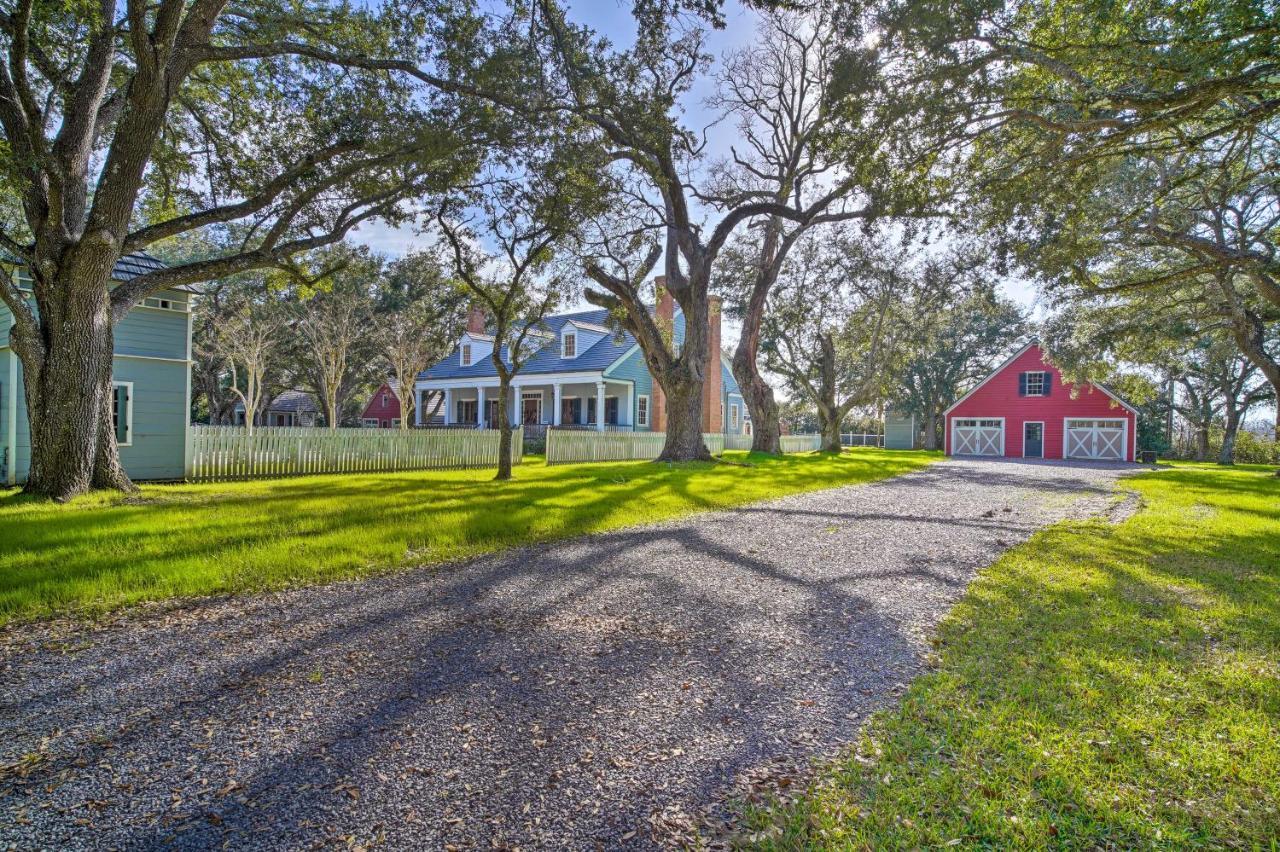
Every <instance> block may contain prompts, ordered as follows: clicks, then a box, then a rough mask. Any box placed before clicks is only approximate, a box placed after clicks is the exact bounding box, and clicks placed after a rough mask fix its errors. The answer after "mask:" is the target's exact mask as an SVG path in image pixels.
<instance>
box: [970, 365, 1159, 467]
mask: <svg viewBox="0 0 1280 852" xmlns="http://www.w3.org/2000/svg"><path fill="white" fill-rule="evenodd" d="M1137 414H1138V413H1137V411H1136V410H1135V409H1134V407H1133V406H1131V405H1129V403H1127V402H1125V401H1124V400H1122V399H1121V398H1120V397H1118V396H1116V395H1115V394H1114V393H1112V392H1111V391H1109V390H1107V389H1106V388H1105V387H1102V386H1101V385H1081V386H1079V387H1073V386H1071V385H1068V384H1064V383H1063V381H1062V374H1061V373H1059V372H1058V370H1057V368H1055V367H1054V366H1053V365H1052V364H1050V363H1049V361H1048V359H1047V358H1046V357H1045V354H1044V350H1042V349H1041V348H1040V347H1039V346H1038V345H1036V344H1034V343H1031V344H1028V345H1027V346H1024V347H1023V348H1022V349H1021V350H1020V351H1019V352H1018V353H1017V354H1016V355H1014V356H1013V357H1012V358H1010V359H1009V360H1008V361H1006V362H1005V363H1004V364H1003V365H1002V366H1000V367H999V368H998V369H997V370H996V371H995V372H994V373H992V374H991V375H989V376H987V377H986V378H985V379H983V380H982V381H981V382H979V383H978V386H977V387H975V388H974V389H973V390H971V391H969V392H968V393H967V394H965V395H964V396H962V397H960V399H958V400H957V401H956V403H955V404H954V405H952V406H951V407H950V408H948V409H947V411H946V418H947V424H946V425H947V434H946V441H947V455H949V456H950V455H956V456H1006V457H1010V458H1045V459H1093V460H1108V461H1133V460H1134V458H1135V457H1136V456H1135V453H1136V451H1137V426H1138V423H1137Z"/></svg>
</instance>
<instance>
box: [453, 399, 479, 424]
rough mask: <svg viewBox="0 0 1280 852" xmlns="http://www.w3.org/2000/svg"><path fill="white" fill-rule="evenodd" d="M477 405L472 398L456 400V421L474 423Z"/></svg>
mask: <svg viewBox="0 0 1280 852" xmlns="http://www.w3.org/2000/svg"><path fill="white" fill-rule="evenodd" d="M477 412H478V406H477V405H476V401H475V400H474V399H460V400H458V422H459V423H475V422H476V414H477Z"/></svg>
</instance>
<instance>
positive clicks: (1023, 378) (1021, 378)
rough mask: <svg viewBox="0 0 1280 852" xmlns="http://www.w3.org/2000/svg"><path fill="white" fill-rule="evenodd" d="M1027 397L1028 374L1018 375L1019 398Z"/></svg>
mask: <svg viewBox="0 0 1280 852" xmlns="http://www.w3.org/2000/svg"><path fill="white" fill-rule="evenodd" d="M1026 395H1027V374H1026V373H1019V374H1018V396H1026Z"/></svg>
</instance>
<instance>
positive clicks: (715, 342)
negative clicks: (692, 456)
mask: <svg viewBox="0 0 1280 852" xmlns="http://www.w3.org/2000/svg"><path fill="white" fill-rule="evenodd" d="M707 303H708V304H707V365H706V369H705V371H704V372H703V377H702V431H703V432H723V431H724V376H722V375H721V369H720V313H721V308H722V307H723V304H724V300H723V299H721V298H720V297H719V296H710V297H708V299H707Z"/></svg>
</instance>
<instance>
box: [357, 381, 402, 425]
mask: <svg viewBox="0 0 1280 852" xmlns="http://www.w3.org/2000/svg"><path fill="white" fill-rule="evenodd" d="M384 393H385V394H386V395H387V404H386V405H383V404H382V395H383V394H384ZM360 419H361V420H362V421H363V420H377V421H378V425H379V426H380V427H383V428H389V427H390V426H391V421H392V420H398V419H400V399H399V397H397V396H396V393H395V391H393V390H392V389H391V385H387V384H384V385H383V386H382V387H380V388H378V390H377V391H375V392H374V394H373V398H372V399H370V400H369V404H368V405H366V406H365V407H364V413H363V414H361V415H360Z"/></svg>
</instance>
